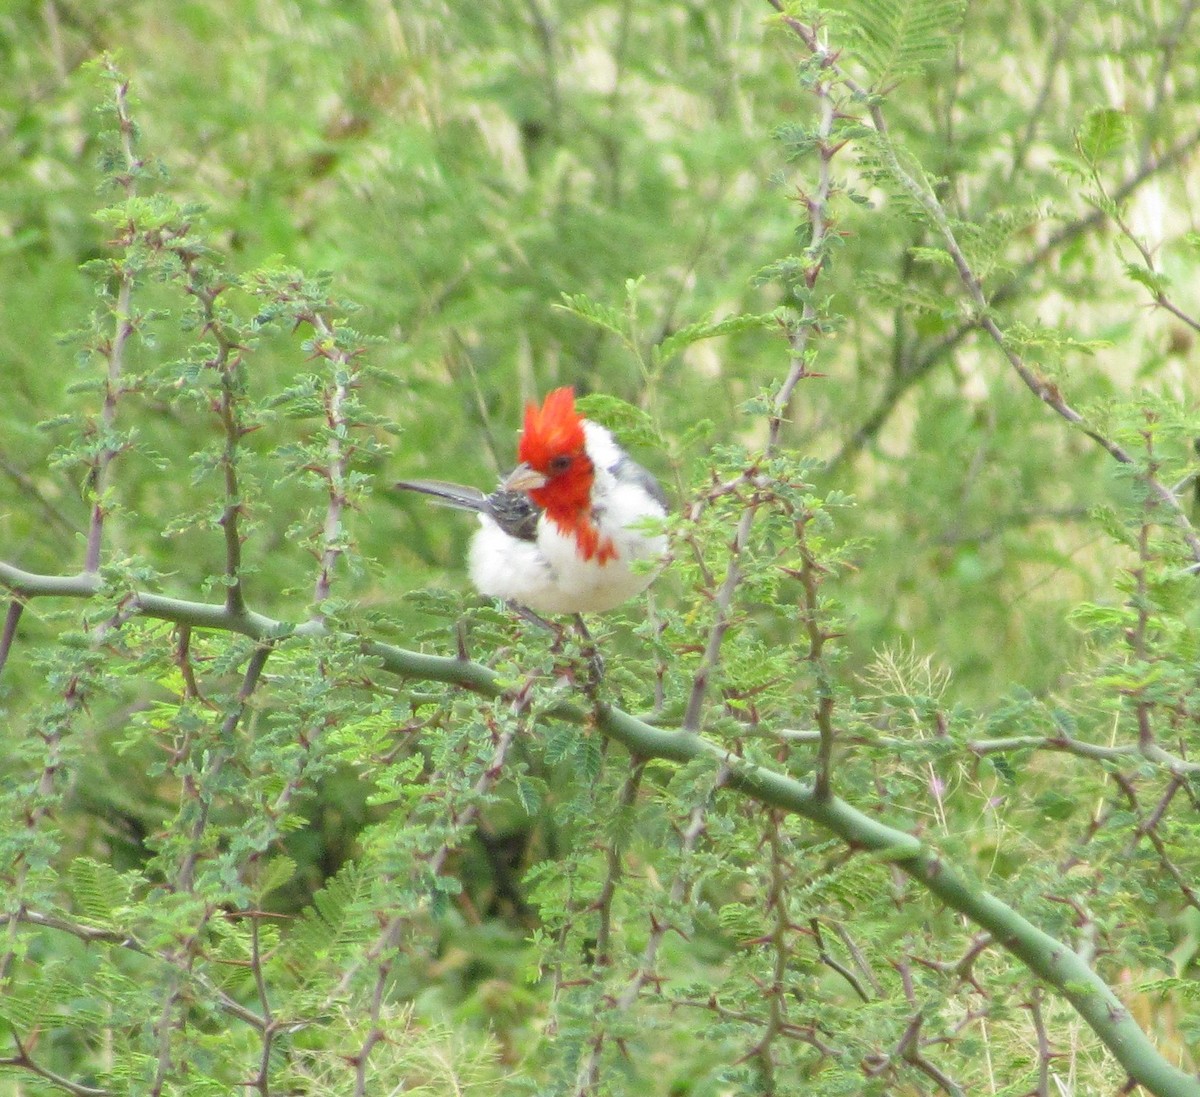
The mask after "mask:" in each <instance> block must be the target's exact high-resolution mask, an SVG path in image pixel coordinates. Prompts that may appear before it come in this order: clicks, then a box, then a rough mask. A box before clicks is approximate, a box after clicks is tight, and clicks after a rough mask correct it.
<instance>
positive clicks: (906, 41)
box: [849, 0, 963, 91]
mask: <svg viewBox="0 0 1200 1097" xmlns="http://www.w3.org/2000/svg"><path fill="white" fill-rule="evenodd" d="M849 14H850V18H851V21H852V24H853V26H854V27H855V29H856V31H857V34H856V35H855V36H854V44H855V53H856V55H857V60H859V61H861V62H862V64H863V65H864V66H865V67H866V69H867V71H868V72H869V73H870V74H871V83H872V86H873V87H875V88H877V89H879V90H881V91H888V90H890V89H891V86H892V85H893V84H894V83H895V82H896V81H898V80H901V79H903V78H904V77H907V76H913V75H916V74H918V73H920V72H923V71H924V70H925V69H926V68H928V67H929V65H931V64H932V63H933V62H935V61H938V60H939V59H940V58H942V57H943V56H944V55H945V54H946V52H947V51H948V50H949V49H950V46H951V43H952V40H953V36H954V35H955V34H956V33H957V32H958V30H959V26H960V24H961V21H962V14H963V4H962V3H961V2H960V0H883V2H881V3H865V2H863V3H854V4H852V5H850V7H849Z"/></svg>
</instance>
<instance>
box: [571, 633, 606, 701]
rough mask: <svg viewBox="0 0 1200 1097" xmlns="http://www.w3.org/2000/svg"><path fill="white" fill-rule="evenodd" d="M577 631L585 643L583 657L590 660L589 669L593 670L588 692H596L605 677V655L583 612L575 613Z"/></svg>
mask: <svg viewBox="0 0 1200 1097" xmlns="http://www.w3.org/2000/svg"><path fill="white" fill-rule="evenodd" d="M575 631H576V632H578V633H579V639H580V640H581V641H582V644H583V657H584V658H585V659H586V660H587V662H588V669H589V671H590V672H591V673H590V675H589V681H588V693H589V694H593V695H594V694H595V692H596V689H597V687H598V686H599V685H600V683H601V681H602V680H603V679H604V656H602V655H601V654H600V649H599V648H598V647H596V641H595V640H593V639H592V634H591V633H590V632H588V627H587V625H585V624H584V622H583V614H581V613H577V614H575Z"/></svg>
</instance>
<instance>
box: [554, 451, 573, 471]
mask: <svg viewBox="0 0 1200 1097" xmlns="http://www.w3.org/2000/svg"><path fill="white" fill-rule="evenodd" d="M570 467H571V458H570V455H569V454H566V453H560V454H559V455H558V456H557V457H551V458H550V471H551V472H566V471H567V469H569V468H570Z"/></svg>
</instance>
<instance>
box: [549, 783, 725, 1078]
mask: <svg viewBox="0 0 1200 1097" xmlns="http://www.w3.org/2000/svg"><path fill="white" fill-rule="evenodd" d="M728 773H729V771H728V770H727V769H726V767H725V766H721V767H720V768H719V769H718V770H717V774H716V778H715V781H714V783H713V792H716V790H717V789H719V788H720V787H721V786H722V785H723V784H724V783H725V780H726V778H727V776H728ZM707 817H708V800H707V799H706V800H704V801H703V802H702V803H699V804H697V805H696V806H695V807H694V808H692V811H691V814H690V816H689V817H688V824H687V826H686V827H685V828H684V831H683V835H682V839H681V841H680V856H681V858H682V863H681V864H680V867H679V871H678V872H677V873H676V874H675V879H674V881H673V882H672V884H671V891H670V893H669V894H670V906H672V907H675V906H678V905H679V904H680V903H681V902H683V898H684V896H685V895H686V894H687V889H688V886H689V885H690V883H691V879H692V876H691V872H690V871H689V865H688V857H689V855H690V854H691V853H692V851H693V850H694V849H695V848H696V843H697V842H698V841H699V840H700V837H701V835H703V833H704V829H705V822H706V819H707ZM670 929H671V923H670V922H669V921H667V920H665V919H659V918H657V917H652V918H651V923H650V937H649V939H648V940H647V941H646V946H645V948H644V949H642V955H641V959H640V960H639V961H638V966H637V969H636V970H635V971H634V973H633V975H632V976H631V977H630V979H629V981H628V982H627V983H626V984H625V987H624V989H623V990H622V991H621V993H620V994H618V995H617V997H616V998H615V999H613V1000H612V1003H611V1006H610V1008H611V1010H612V1011H614V1012H624V1011H625V1010H627V1009H629V1008H630V1007H631V1006H632V1005H633V1003H634V1002H636V1001H637V999H638V995H639V994H641V992H642V988H643V987H644V986H645V985H646V984H647V983H651V982H654V981H655V980H656V978H657V977H656V975H655V964H656V961H657V959H658V950H659V948H660V947H661V946H662V942H663V938H664V937H666V935H667V933H668V932H669V930H670ZM604 1042H605V1033H604V1030H603V1029H600V1031H599V1032H597V1033H596V1035H595V1036H594V1037H593V1038H592V1041H591V1048H590V1050H589V1052H588V1054H587V1055H585V1056H583V1058H582V1059H581V1060H580V1064H579V1071H578V1073H577V1075H576V1081H575V1089H574V1090H573V1091H572V1092H573V1095H574V1097H586V1095H587V1094H589V1093H592V1092H594V1091H595V1089H596V1087H597V1086H598V1085H599V1083H600V1056H601V1053H602V1052H603V1050H604Z"/></svg>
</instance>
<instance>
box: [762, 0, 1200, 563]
mask: <svg viewBox="0 0 1200 1097" xmlns="http://www.w3.org/2000/svg"><path fill="white" fill-rule="evenodd" d="M768 2H769V3H770V4H771V6H772V7H774V8H775V9H776V10H777V11H779V12H780V13H783V5H782V2H781V0H768ZM783 21H784V23H785V24H786V26H787V27H788V28H789V29H790V30H792V31H793V32H794V33H795V34H796V36H797V37H798V38H799V39H800V40H801V41H802V42H803V43H804V45H805V46H806V47H807V48H808V49H809V51H810V52H812V53H813V54H814V56H817V57H819V58H820V59H821V62H822V65H823V66H824V67H826V68H827V69H828V70H829V71H830V72H831V73H832V74H833V75H834V76H835V77H836V79H837V80H838V82H839V83H841V84H842V86H843V87H845V88H846V89H847V90H848V91H850V92H851V93H852V94H853V95H855V96H856V97H858V98H861V99H862V100H863V101H864V102H866V103H867V114H868V116H869V117H870V119H871V125H872V127H873V128H874V129H875V132H876V134H877V135H878V137H879V145H880V148H881V149H882V151H883V155H884V157H885V159H886V160H887V162H888V168H889V170H890V171H891V173H892V175H893V177H894V178H895V179H896V180H897V181H898V182H899V183H900V185H901V186H902V187H903V188H904V189H905V190H906V191H907V192H908V194H909V196H910V197H911V198H912V199H913V200H914V201H915V202H916V203H917V204H918V205H919V206H920V207H921V208H922V209H923V210H924V211H925V214H926V215H927V216H928V217H929V219H930V221H931V223H932V224H933V225H934V227H935V228H936V229H937V230H938V232H939V234H940V235H941V237H942V242H943V244H944V245H945V248H946V253H947V254H948V255H949V256H950V259H951V261H952V262H953V264H954V268H955V270H956V271H957V272H958V276H959V281H960V282H961V283H962V285H963V288H964V289H965V290H966V293H967V298H968V300H969V301H970V303H971V305H972V307H973V309H974V316H972V318H971V326H974V327H979V328H981V329H982V330H983V331H985V332H987V334H988V335H989V336H990V337H991V339H992V341H993V342H994V343H995V344H996V346H997V347H998V348H999V350H1000V352H1001V353H1002V354H1003V355H1004V357H1005V358H1006V359H1007V360H1008V363H1009V365H1010V366H1011V367H1012V369H1013V372H1014V373H1016V375H1017V376H1018V377H1019V378H1020V379H1021V382H1022V383H1023V384H1024V385H1025V386H1026V388H1028V389H1029V391H1030V392H1032V393H1033V394H1034V395H1035V396H1036V397H1037V398H1038V399H1039V400H1041V401H1042V402H1043V403H1044V404H1046V405H1047V407H1049V408H1050V409H1051V410H1053V411H1054V412H1055V413H1056V414H1057V415H1059V416H1060V417H1061V418H1062V419H1065V420H1066V421H1067V422H1068V423H1070V424H1071V425H1072V426H1074V427H1077V428H1078V429H1079V430H1081V431H1082V432H1083V433H1084V434H1086V435H1087V436H1088V437H1089V438H1091V439H1092V441H1093V442H1095V443H1096V444H1097V445H1098V446H1100V448H1101V449H1103V450H1104V451H1105V452H1106V453H1108V454H1109V456H1110V457H1112V458H1113V460H1115V461H1119V462H1120V463H1121V464H1123V465H1132V464H1133V463H1134V460H1133V457H1132V455H1131V454H1130V453H1129V452H1128V451H1127V450H1126V449H1125V448H1124V447H1123V446H1122V445H1121V444H1120V443H1118V442H1117V441H1115V440H1114V439H1112V438H1109V437H1108V436H1107V435H1105V434H1103V433H1101V432H1100V431H1099V430H1097V429H1096V428H1095V427H1092V426H1090V425H1089V424H1088V423H1087V421H1086V420H1085V419H1084V417H1083V416H1082V415H1081V414H1080V413H1079V412H1078V411H1076V410H1075V408H1073V407H1072V406H1071V405H1070V404H1069V403H1068V402H1067V400H1066V398H1065V397H1064V396H1063V394H1062V392H1061V391H1060V390H1059V388H1058V386H1057V385H1056V384H1055V383H1054V382H1053V381H1049V380H1047V379H1046V378H1044V377H1042V376H1041V375H1040V374H1039V373H1038V372H1037V370H1036V369H1034V368H1033V367H1031V366H1030V365H1029V364H1028V363H1027V362H1026V361H1025V360H1024V358H1023V357H1022V356H1021V355H1020V354H1019V353H1018V352H1017V351H1016V349H1015V348H1014V347H1013V345H1012V343H1011V341H1010V340H1009V338H1008V336H1007V335H1005V333H1004V332H1003V331H1001V329H1000V327H999V325H998V324H997V323H996V321H995V319H994V318H993V309H994V303H992V302H989V301H988V299H987V296H986V295H985V293H984V291H983V285H982V283H981V282H980V280H979V278H978V276H977V275H976V274H975V271H974V270H973V269H972V267H971V265H970V263H969V262H968V261H967V257H966V255H965V254H964V253H963V250H962V248H961V246H960V245H959V243H958V238H957V236H956V235H955V232H954V228H953V226H952V225H951V224H950V218H949V217H948V216H947V214H946V211H945V209H943V208H942V204H941V202H939V201H938V198H937V196H936V195H935V194H933V193H932V191H930V189H929V188H928V186H927V185H926V184H925V183H924V182H922V181H919V180H918V179H916V178H914V176H913V175H912V173H910V172H909V171H908V170H907V169H906V168H905V167H904V165H903V164H901V162H900V158H899V156H898V155H897V153H896V149H895V146H894V144H893V143H892V140H891V137H890V135H889V131H888V125H887V119H886V117H885V115H884V113H883V107H882V106H881V104H880V103H879V101H878V98H877V97H874V96H871V95H870V94H869V91H868V89H867V88H865V87H863V86H862V85H861V84H860V83H858V82H857V81H856V80H854V79H853V78H852V77H850V76H849V75H847V74H846V72H845V71H844V70H843V69H842V68H841V67H840V66H839V65H838V64H837V60H836V57H834V56H833V55H832V54H831V53H830V51H829V50H828V48H827V47H825V46H824V45H822V44H821V42H820V41H819V37H818V34H817V32H816V30H815V29H814V28H813V27H811V26H809V25H807V24H805V23H803V22H802V21H801V20H799V19H796V18H794V17H792V16H789V15H786V14H784V15H783ZM1146 482H1147V484H1148V485H1149V486H1150V490H1151V493H1152V494H1153V495H1154V497H1155V498H1156V499H1157V500H1158V501H1159V502H1160V503H1161V504H1162V505H1163V506H1164V507H1165V508H1166V509H1167V510H1168V511H1169V512H1170V513H1171V516H1172V518H1173V520H1174V523H1175V526H1176V528H1177V529H1178V530H1179V533H1180V536H1181V537H1182V538H1183V540H1184V541H1185V542H1186V544H1187V546H1188V548H1189V549H1190V550H1191V555H1192V559H1193V560H1194V561H1195V562H1196V563H1197V564H1200V536H1197V534H1196V531H1195V530H1194V529H1193V527H1192V524H1191V522H1190V521H1189V519H1188V516H1187V513H1186V512H1185V511H1184V508H1183V505H1182V504H1181V503H1180V501H1179V500H1178V499H1177V498H1176V497H1175V494H1174V493H1173V492H1172V491H1171V489H1170V488H1168V487H1166V486H1165V485H1163V484H1162V483H1160V482H1159V480H1158V479H1157V478H1156V477H1154V476H1147V478H1146Z"/></svg>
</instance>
